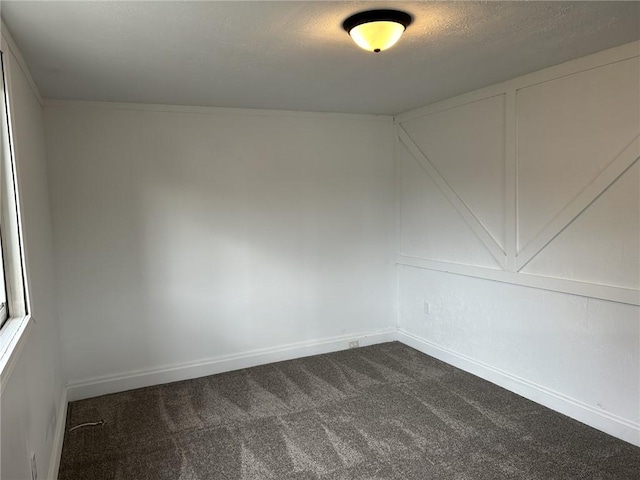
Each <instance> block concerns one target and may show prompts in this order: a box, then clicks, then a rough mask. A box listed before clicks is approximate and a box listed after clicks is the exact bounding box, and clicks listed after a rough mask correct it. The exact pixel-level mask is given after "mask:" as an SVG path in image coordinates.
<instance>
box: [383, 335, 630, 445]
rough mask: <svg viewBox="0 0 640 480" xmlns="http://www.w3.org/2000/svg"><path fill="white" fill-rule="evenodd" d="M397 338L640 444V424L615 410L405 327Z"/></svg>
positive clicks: (426, 352) (439, 358) (580, 420)
mask: <svg viewBox="0 0 640 480" xmlns="http://www.w3.org/2000/svg"><path fill="white" fill-rule="evenodd" d="M396 338H397V340H398V341H400V342H402V343H404V344H406V345H408V346H410V347H413V348H415V349H416V350H418V351H420V352H422V353H425V354H427V355H430V356H432V357H434V358H437V359H438V360H442V361H443V362H446V363H448V364H450V365H453V366H454V367H457V368H459V369H461V370H464V371H466V372H469V373H472V374H473V375H476V376H478V377H480V378H483V379H485V380H487V381H489V382H491V383H494V384H496V385H499V386H501V387H503V388H506V389H507V390H510V391H511V392H514V393H517V394H518V395H520V396H522V397H524V398H527V399H529V400H532V401H534V402H536V403H539V404H540V405H544V406H545V407H548V408H550V409H551V410H555V411H556V412H559V413H562V414H564V415H566V416H568V417H571V418H573V419H574V420H577V421H579V422H582V423H584V424H586V425H589V426H591V427H593V428H595V429H597V430H600V431H602V432H605V433H608V434H609V435H612V436H614V437H616V438H619V439H621V440H624V441H626V442H629V443H631V444H633V445H636V446H640V425H639V424H637V423H634V422H631V421H629V420H626V419H624V418H621V417H618V416H616V415H613V414H611V413H607V412H605V411H602V410H598V409H596V408H594V407H592V406H590V405H587V404H586V403H583V402H581V401H579V400H576V399H574V398H571V397H568V396H566V395H563V394H562V393H559V392H555V391H553V390H550V389H548V388H546V387H543V386H541V385H537V384H535V383H533V382H530V381H528V380H525V379H524V378H520V377H518V376H516V375H512V374H510V373H508V372H504V371H502V370H499V369H497V368H494V367H491V366H490V365H487V364H485V363H482V362H479V361H477V360H474V359H473V358H470V357H467V356H466V355H461V354H459V353H456V352H454V351H452V350H449V349H447V348H444V347H441V346H439V345H436V344H434V343H431V342H429V341H428V340H425V339H424V338H420V337H418V336H416V335H413V334H412V333H409V332H407V331H405V330H403V329H399V330H398V334H397V337H396Z"/></svg>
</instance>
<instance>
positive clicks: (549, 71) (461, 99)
mask: <svg viewBox="0 0 640 480" xmlns="http://www.w3.org/2000/svg"><path fill="white" fill-rule="evenodd" d="M639 55H640V41H636V42H631V43H627V44H625V45H621V46H619V47H614V48H610V49H609V50H603V51H602V52H598V53H594V54H592V55H588V56H586V57H582V58H578V59H576V60H571V61H568V62H565V63H562V64H560V65H556V66H553V67H549V68H545V69H543V70H539V71H537V72H533V73H530V74H527V75H523V76H521V77H517V78H513V79H511V80H507V81H505V82H502V83H497V84H495V85H491V86H488V87H485V88H481V89H478V90H474V91H472V92H468V93H463V94H461V95H458V96H455V97H452V98H448V99H446V100H442V101H440V102H436V103H432V104H430V105H427V106H424V107H421V108H416V109H414V110H409V111H408V112H404V113H401V114H399V115H396V117H395V122H396V123H404V122H408V121H410V120H415V119H417V118H421V117H424V116H426V115H430V114H432V113H438V112H442V111H445V110H449V109H451V108H455V107H460V106H462V105H466V104H468V103H473V102H477V101H479V100H484V99H487V98H490V97H495V96H496V95H502V94H505V93H507V92H508V91H509V90H514V89H515V90H518V89H521V88H525V87H530V86H532V85H537V84H539V83H544V82H547V81H550V80H555V79H558V78H561V77H566V76H569V75H573V74H575V73H579V72H584V71H587V70H591V69H593V68H599V67H604V66H605V65H610V64H612V63H617V62H621V61H623V60H628V59H630V58H634V57H637V56H639Z"/></svg>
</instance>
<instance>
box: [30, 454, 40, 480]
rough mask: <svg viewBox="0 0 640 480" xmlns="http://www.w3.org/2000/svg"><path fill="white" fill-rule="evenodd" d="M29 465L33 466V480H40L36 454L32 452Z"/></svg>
mask: <svg viewBox="0 0 640 480" xmlns="http://www.w3.org/2000/svg"><path fill="white" fill-rule="evenodd" d="M29 463H30V464H31V480H38V464H37V463H36V452H31V455H30V456H29Z"/></svg>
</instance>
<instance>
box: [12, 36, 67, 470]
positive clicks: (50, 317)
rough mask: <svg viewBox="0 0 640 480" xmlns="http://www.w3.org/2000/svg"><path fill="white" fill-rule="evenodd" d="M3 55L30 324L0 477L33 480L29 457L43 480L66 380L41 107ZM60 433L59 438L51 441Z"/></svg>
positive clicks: (16, 374) (53, 450)
mask: <svg viewBox="0 0 640 480" xmlns="http://www.w3.org/2000/svg"><path fill="white" fill-rule="evenodd" d="M4 34H5V32H3V38H2V50H3V51H4V52H5V61H6V62H7V64H8V65H7V66H8V69H9V76H10V87H11V90H10V102H11V106H12V111H13V120H14V134H15V136H14V149H15V154H16V163H17V174H18V190H19V193H20V201H21V213H22V226H23V238H24V244H25V245H24V247H25V254H26V263H27V273H28V284H29V291H30V300H31V302H30V303H31V314H32V317H33V320H32V321H33V323H32V325H31V326H30V328H29V335H28V337H27V338H26V343H25V344H24V346H23V348H22V350H21V351H20V354H19V357H18V358H17V360H16V363H15V366H14V367H13V370H12V371H11V374H10V376H9V378H8V380H7V382H6V384H3V385H2V396H1V398H0V409H1V412H0V413H1V418H2V428H1V433H0V434H1V439H0V477H2V479H3V480H5V479H6V480H22V479H26V478H31V473H30V470H29V452H31V451H33V452H35V454H36V461H37V467H38V472H39V478H47V475H48V472H49V468H50V460H52V459H53V464H55V460H56V459H57V456H58V455H59V453H60V452H59V451H58V450H57V449H58V448H59V447H60V446H61V438H60V437H59V433H60V428H61V427H62V426H63V425H64V420H65V419H64V418H62V417H63V416H64V407H65V403H66V402H65V400H64V396H63V393H64V390H63V389H64V381H63V377H62V375H61V371H60V349H59V331H58V322H57V312H56V303H55V292H54V275H53V243H52V229H51V215H50V210H49V198H48V191H49V189H48V183H47V174H46V170H47V166H46V159H45V142H44V125H43V121H42V108H41V106H40V104H39V102H38V99H37V97H36V95H35V93H34V91H33V90H32V88H31V86H30V84H29V82H28V81H27V77H26V76H25V74H24V72H23V71H22V69H21V67H20V65H19V64H18V62H17V60H16V57H15V55H14V50H15V47H13V49H9V46H8V44H7V41H6V40H5V38H4ZM57 435H58V436H57Z"/></svg>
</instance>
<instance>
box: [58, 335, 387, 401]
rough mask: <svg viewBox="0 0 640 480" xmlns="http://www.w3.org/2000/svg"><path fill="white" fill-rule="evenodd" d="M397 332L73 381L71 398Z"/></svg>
mask: <svg viewBox="0 0 640 480" xmlns="http://www.w3.org/2000/svg"><path fill="white" fill-rule="evenodd" d="M396 333H397V329H396V328H395V327H393V328H389V329H385V330H381V331H377V332H367V333H351V334H347V335H341V336H338V337H330V338H325V339H320V340H313V341H308V342H300V343H294V344H289V345H280V346H277V347H273V348H265V349H260V350H252V351H248V352H243V353H239V354H234V355H224V356H220V357H213V358H208V359H204V360H200V361H198V362H191V363H186V364H180V365H169V366H164V367H160V368H154V369H149V370H137V371H132V372H125V373H121V374H117V375H109V376H104V377H96V378H89V379H85V380H80V381H73V382H68V383H67V398H68V400H69V401H70V402H72V401H75V400H82V399H84V398H90V397H97V396H100V395H107V394H109V393H117V392H123V391H126V390H132V389H134V388H142V387H149V386H152V385H160V384H163V383H170V382H177V381H180V380H188V379H191V378H198V377H204V376H207V375H214V374H217V373H223V372H229V371H232V370H240V369H242V368H249V367H255V366H257V365H264V364H267V363H273V362H281V361H283V360H292V359H294V358H300V357H308V356H310V355H318V354H322V353H330V352H337V351H339V350H345V349H347V348H348V347H349V342H350V341H353V340H358V341H359V342H360V346H362V347H364V346H367V345H374V344H377V343H384V342H392V341H394V340H396Z"/></svg>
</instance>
